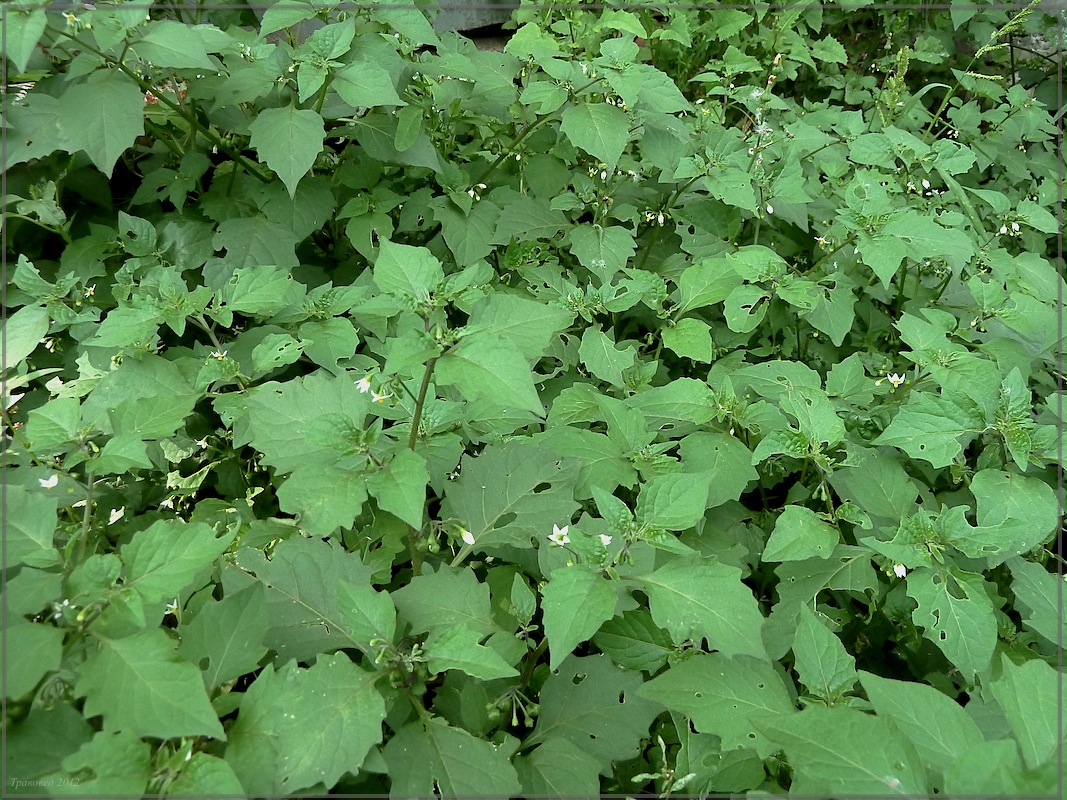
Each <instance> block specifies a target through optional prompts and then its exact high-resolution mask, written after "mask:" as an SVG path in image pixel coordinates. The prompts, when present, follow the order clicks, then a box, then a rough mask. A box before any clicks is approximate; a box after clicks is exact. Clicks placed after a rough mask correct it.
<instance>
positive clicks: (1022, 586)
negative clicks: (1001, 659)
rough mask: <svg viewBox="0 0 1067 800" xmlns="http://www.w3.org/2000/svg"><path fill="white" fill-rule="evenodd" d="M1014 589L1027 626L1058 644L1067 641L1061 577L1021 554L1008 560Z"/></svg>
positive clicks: (1017, 606) (1066, 622) (1066, 616)
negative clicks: (1060, 597)
mask: <svg viewBox="0 0 1067 800" xmlns="http://www.w3.org/2000/svg"><path fill="white" fill-rule="evenodd" d="M1007 563H1008V569H1010V570H1011V577H1012V581H1011V591H1012V593H1013V594H1014V595H1015V600H1016V606H1015V607H1016V608H1017V609H1018V610H1019V612H1020V613H1021V615H1022V620H1023V625H1025V626H1026V627H1028V628H1029V629H1030V630H1032V631H1034V632H1036V633H1038V634H1040V635H1041V636H1043V637H1044V638H1045V640H1046V641H1049V642H1052V643H1054V644H1056V645H1057V646H1058V645H1059V644H1060V643H1061V642H1063V641H1067V615H1064V614H1062V613H1061V611H1060V608H1059V606H1058V602H1057V594H1058V591H1059V585H1058V584H1059V578H1058V576H1056V575H1054V574H1053V573H1051V572H1049V571H1048V570H1047V569H1046V568H1045V567H1042V566H1041V565H1040V564H1035V563H1034V562H1033V561H1026V560H1025V559H1023V558H1021V557H1020V556H1015V557H1013V558H1010V559H1008V562H1007Z"/></svg>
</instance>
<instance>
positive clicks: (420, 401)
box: [408, 356, 438, 450]
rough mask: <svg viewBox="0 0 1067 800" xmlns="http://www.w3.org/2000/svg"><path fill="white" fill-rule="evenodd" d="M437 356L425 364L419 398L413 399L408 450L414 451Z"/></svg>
mask: <svg viewBox="0 0 1067 800" xmlns="http://www.w3.org/2000/svg"><path fill="white" fill-rule="evenodd" d="M437 358H438V357H437V356H434V357H433V358H431V359H430V360H429V361H427V362H426V372H425V373H423V376H422V385H421V386H420V387H419V396H418V397H416V398H415V411H414V413H412V415H411V433H410V434H409V436H408V449H410V450H414V449H415V442H416V441H417V440H418V438H419V422H420V421H421V420H422V409H423V406H425V405H426V393H427V392H428V391H429V389H430V378H431V377H432V376H433V368H434V367H435V366H436V365H437Z"/></svg>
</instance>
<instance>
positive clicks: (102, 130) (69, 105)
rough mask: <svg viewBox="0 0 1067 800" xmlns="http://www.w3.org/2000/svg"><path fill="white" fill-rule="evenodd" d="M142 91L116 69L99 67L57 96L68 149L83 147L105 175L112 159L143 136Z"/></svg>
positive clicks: (115, 159) (113, 164) (111, 164)
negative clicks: (99, 68)
mask: <svg viewBox="0 0 1067 800" xmlns="http://www.w3.org/2000/svg"><path fill="white" fill-rule="evenodd" d="M144 107H145V99H144V92H143V91H141V89H140V87H139V86H138V85H137V84H136V83H134V82H133V80H132V79H131V78H129V77H127V76H126V75H124V74H123V73H121V72H119V71H118V70H117V69H101V70H97V71H95V72H93V73H92V74H90V75H89V77H88V78H87V79H86V80H85V82H84V83H79V84H77V85H76V86H72V87H71V88H70V89H68V90H67V91H66V92H64V93H63V95H62V96H61V97H60V98H59V108H60V111H61V114H62V116H61V123H60V124H61V125H62V127H63V133H64V136H65V137H66V139H67V142H68V146H69V147H70V150H71V152H77V151H78V150H84V151H85V152H86V153H88V155H89V158H90V159H91V160H92V162H93V163H94V164H95V165H96V167H97V169H99V170H100V171H101V172H103V173H104V174H105V175H107V176H108V177H109V178H110V177H111V174H112V172H113V170H114V168H115V162H116V161H118V158H119V156H120V155H122V153H123V152H124V151H125V150H126V149H127V148H129V147H132V146H133V143H134V141H136V139H137V137H138V136H143V135H144Z"/></svg>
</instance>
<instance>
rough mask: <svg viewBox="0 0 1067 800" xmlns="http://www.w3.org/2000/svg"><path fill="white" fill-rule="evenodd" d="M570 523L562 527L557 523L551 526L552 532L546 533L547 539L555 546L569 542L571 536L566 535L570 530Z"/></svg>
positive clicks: (561, 545)
mask: <svg viewBox="0 0 1067 800" xmlns="http://www.w3.org/2000/svg"><path fill="white" fill-rule="evenodd" d="M570 527H571V526H570V525H564V526H563V527H562V528H561V527H559V526H558V525H553V526H552V533H550V534H549V535H548V541H550V542H552V544H554V545H556V546H557V547H563V545H565V544H570V541H571V537H570V536H568V535H567V531H568V530H570Z"/></svg>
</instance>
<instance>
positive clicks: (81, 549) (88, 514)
mask: <svg viewBox="0 0 1067 800" xmlns="http://www.w3.org/2000/svg"><path fill="white" fill-rule="evenodd" d="M87 483H88V488H87V489H86V491H85V512H84V513H83V514H82V529H81V533H80V534H79V535H78V563H79V564H81V563H83V562H84V561H85V545H86V543H87V542H88V540H89V524H90V523H91V522H92V519H93V487H94V486H95V485H96V476H95V475H94V474H93V473H92V472H91V471H90V472H89V476H88V479H87Z"/></svg>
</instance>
